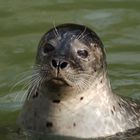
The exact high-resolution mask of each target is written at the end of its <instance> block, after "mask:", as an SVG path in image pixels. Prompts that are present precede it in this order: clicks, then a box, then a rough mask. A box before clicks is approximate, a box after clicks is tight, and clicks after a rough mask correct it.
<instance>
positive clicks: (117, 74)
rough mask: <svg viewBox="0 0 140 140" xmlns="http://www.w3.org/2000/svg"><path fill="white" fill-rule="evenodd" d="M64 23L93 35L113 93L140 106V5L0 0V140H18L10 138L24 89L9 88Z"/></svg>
mask: <svg viewBox="0 0 140 140" xmlns="http://www.w3.org/2000/svg"><path fill="white" fill-rule="evenodd" d="M66 22H72V23H80V24H84V25H86V26H89V27H90V28H92V29H93V30H94V31H96V32H97V34H98V35H99V36H100V37H101V39H102V41H103V43H104V46H105V48H106V51H107V61H108V69H109V70H108V71H109V75H110V78H111V83H112V87H113V89H114V92H116V93H118V94H122V95H124V96H130V97H132V98H136V99H139V100H140V1H139V0H75V1H74V0H69V1H67V0H40V1H39V0H30V1H29V0H28V1H27V0H24V1H22V0H0V140H11V139H12V140H15V139H19V138H17V137H15V136H14V134H15V133H16V131H17V125H16V120H17V116H18V113H19V110H20V108H21V105H22V103H21V98H22V97H23V96H22V95H23V91H21V89H22V86H23V85H22V84H19V85H17V86H16V88H13V89H12V90H11V87H13V85H14V84H15V83H16V82H18V80H19V79H20V78H19V77H20V76H19V75H22V74H21V73H23V72H25V71H28V70H30V69H31V66H32V65H33V64H34V58H35V53H36V48H37V45H38V42H39V40H40V38H41V36H42V34H44V33H45V32H46V31H47V30H48V29H49V28H51V27H53V25H54V24H56V25H57V24H61V23H66ZM17 93H18V97H17V98H15V97H16V95H17ZM20 139H24V140H25V139H26V138H20ZM135 139H136V138H135Z"/></svg>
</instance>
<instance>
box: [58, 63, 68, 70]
mask: <svg viewBox="0 0 140 140" xmlns="http://www.w3.org/2000/svg"><path fill="white" fill-rule="evenodd" d="M67 66H68V63H67V62H62V63H61V64H60V68H61V69H64V68H66V67H67Z"/></svg>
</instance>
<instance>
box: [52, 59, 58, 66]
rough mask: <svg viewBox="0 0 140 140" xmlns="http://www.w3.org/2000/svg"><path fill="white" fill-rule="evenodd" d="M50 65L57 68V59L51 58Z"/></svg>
mask: <svg viewBox="0 0 140 140" xmlns="http://www.w3.org/2000/svg"><path fill="white" fill-rule="evenodd" d="M52 66H53V67H54V68H57V66H58V64H57V61H56V60H54V59H53V60H52Z"/></svg>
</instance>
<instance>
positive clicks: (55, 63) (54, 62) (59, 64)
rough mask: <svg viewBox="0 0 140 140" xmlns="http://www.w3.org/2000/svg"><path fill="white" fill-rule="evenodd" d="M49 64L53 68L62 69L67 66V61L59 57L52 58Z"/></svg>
mask: <svg viewBox="0 0 140 140" xmlns="http://www.w3.org/2000/svg"><path fill="white" fill-rule="evenodd" d="M51 66H52V67H53V68H54V69H61V70H63V69H66V68H68V62H67V61H64V60H59V59H52V61H51Z"/></svg>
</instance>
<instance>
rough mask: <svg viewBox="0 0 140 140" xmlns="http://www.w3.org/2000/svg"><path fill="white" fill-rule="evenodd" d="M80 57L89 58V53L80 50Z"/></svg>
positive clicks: (78, 52)
mask: <svg viewBox="0 0 140 140" xmlns="http://www.w3.org/2000/svg"><path fill="white" fill-rule="evenodd" d="M77 54H78V56H80V57H81V58H87V57H88V51H86V50H78V51H77Z"/></svg>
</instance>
